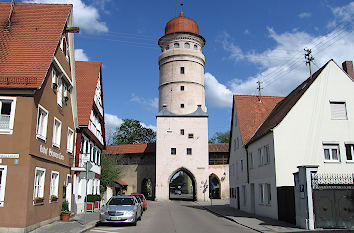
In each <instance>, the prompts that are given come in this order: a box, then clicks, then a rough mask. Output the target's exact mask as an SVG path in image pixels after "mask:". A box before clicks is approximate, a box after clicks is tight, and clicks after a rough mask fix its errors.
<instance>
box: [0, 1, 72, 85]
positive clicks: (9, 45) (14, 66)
mask: <svg viewBox="0 0 354 233" xmlns="http://www.w3.org/2000/svg"><path fill="white" fill-rule="evenodd" d="M10 9H11V3H0V23H1V27H0V88H37V89H38V88H40V87H41V85H42V83H43V81H44V78H45V77H46V74H47V71H48V68H49V66H50V64H51V62H52V58H53V56H54V54H55V51H56V48H57V46H58V44H59V40H60V36H61V35H62V32H63V30H64V29H65V25H66V21H67V19H68V16H69V14H70V11H71V9H72V5H69V4H66V5H63V4H29V3H16V4H15V7H14V10H13V13H12V16H11V24H10V26H9V27H7V26H6V24H8V18H9V15H10Z"/></svg>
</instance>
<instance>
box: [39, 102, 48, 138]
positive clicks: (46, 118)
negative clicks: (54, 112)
mask: <svg viewBox="0 0 354 233" xmlns="http://www.w3.org/2000/svg"><path fill="white" fill-rule="evenodd" d="M40 111H43V112H45V113H46V114H47V115H46V116H45V119H44V121H43V126H42V125H40V121H39V117H40ZM48 116H49V112H48V111H47V109H45V108H44V107H43V106H42V105H40V104H38V111H37V129H36V137H37V138H40V139H42V140H43V141H47V128H48ZM40 127H41V128H43V131H42V132H39V131H40Z"/></svg>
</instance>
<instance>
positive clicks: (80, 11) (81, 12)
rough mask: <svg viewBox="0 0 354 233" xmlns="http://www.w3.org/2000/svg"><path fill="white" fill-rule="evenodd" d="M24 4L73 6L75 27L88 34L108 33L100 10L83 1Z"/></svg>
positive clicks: (42, 0)
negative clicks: (101, 18) (101, 19)
mask: <svg viewBox="0 0 354 233" xmlns="http://www.w3.org/2000/svg"><path fill="white" fill-rule="evenodd" d="M24 2H32V3H50V4H55V3H62V4H73V6H74V21H75V25H78V26H79V27H80V29H83V30H85V31H87V32H88V33H97V32H108V27H107V25H106V23H105V22H102V21H100V13H99V11H98V9H97V8H96V7H94V6H93V5H86V4H85V3H84V2H83V0H25V1H24Z"/></svg>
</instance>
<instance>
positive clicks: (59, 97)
mask: <svg viewBox="0 0 354 233" xmlns="http://www.w3.org/2000/svg"><path fill="white" fill-rule="evenodd" d="M63 89H64V88H63V78H62V76H61V77H58V87H57V104H58V105H59V106H60V107H63Z"/></svg>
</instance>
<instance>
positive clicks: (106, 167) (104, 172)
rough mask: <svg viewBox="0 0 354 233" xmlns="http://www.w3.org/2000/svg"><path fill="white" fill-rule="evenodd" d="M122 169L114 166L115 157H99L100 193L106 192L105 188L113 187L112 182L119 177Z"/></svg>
mask: <svg viewBox="0 0 354 233" xmlns="http://www.w3.org/2000/svg"><path fill="white" fill-rule="evenodd" d="M121 172H122V168H121V166H117V165H116V161H115V157H113V156H111V155H102V157H101V184H100V190H101V193H103V192H104V191H106V187H107V186H113V184H114V182H115V181H116V180H117V179H119V177H120V176H121Z"/></svg>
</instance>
